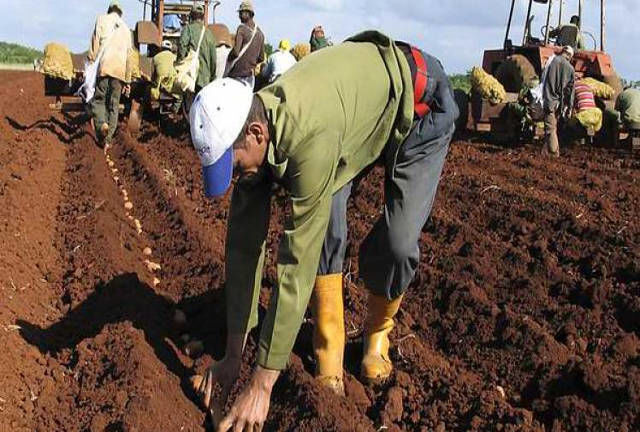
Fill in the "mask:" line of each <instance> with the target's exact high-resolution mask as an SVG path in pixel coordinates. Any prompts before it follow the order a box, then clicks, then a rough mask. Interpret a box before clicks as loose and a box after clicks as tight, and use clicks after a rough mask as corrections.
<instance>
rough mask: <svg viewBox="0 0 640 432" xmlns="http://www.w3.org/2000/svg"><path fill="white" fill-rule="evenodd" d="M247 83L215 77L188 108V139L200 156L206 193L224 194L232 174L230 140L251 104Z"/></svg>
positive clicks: (245, 116)
mask: <svg viewBox="0 0 640 432" xmlns="http://www.w3.org/2000/svg"><path fill="white" fill-rule="evenodd" d="M252 102H253V92H252V90H251V88H250V87H248V86H246V85H244V84H243V83H241V82H239V81H236V80H234V79H232V78H223V79H219V80H214V81H213V82H211V83H210V84H208V85H207V86H206V87H204V88H203V89H202V90H200V92H199V93H198V94H197V96H196V98H195V100H194V102H193V105H192V106H191V110H190V111H189V121H190V124H191V140H192V141H193V146H194V147H195V149H196V151H197V152H198V156H200V162H201V163H202V178H203V180H204V190H205V195H206V196H207V197H217V196H220V195H224V193H225V192H226V191H227V189H228V188H229V185H230V184H231V177H232V176H233V147H232V145H233V143H234V141H235V140H236V139H237V138H238V136H239V135H240V132H241V131H242V127H243V126H244V124H245V122H246V120H247V116H248V115H249V110H250V109H251V104H252Z"/></svg>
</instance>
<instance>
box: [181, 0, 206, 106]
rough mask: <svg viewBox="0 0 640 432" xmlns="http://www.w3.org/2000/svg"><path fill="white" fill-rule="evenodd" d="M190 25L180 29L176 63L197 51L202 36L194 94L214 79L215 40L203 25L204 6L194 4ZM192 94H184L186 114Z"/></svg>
mask: <svg viewBox="0 0 640 432" xmlns="http://www.w3.org/2000/svg"><path fill="white" fill-rule="evenodd" d="M190 20H191V22H190V24H189V25H188V26H185V27H184V28H183V29H182V34H181V35H180V39H179V41H178V58H177V61H178V62H180V61H182V60H183V59H184V58H185V57H187V56H188V55H189V51H191V50H193V51H194V52H195V51H197V49H198V43H199V42H200V38H201V36H202V32H204V36H202V43H201V44H200V55H199V58H200V67H199V68H198V78H197V79H196V88H195V94H197V93H198V92H199V91H200V89H202V88H203V87H204V86H206V85H207V84H209V83H210V82H211V81H213V80H214V79H215V77H216V39H215V37H214V36H213V33H211V31H210V30H209V29H208V28H207V27H206V26H205V25H204V6H203V5H202V4H200V3H194V5H193V7H192V8H191V14H190ZM193 97H194V94H192V93H191V92H185V94H184V97H183V98H184V107H185V110H186V111H187V112H189V108H190V107H191V103H192V101H193Z"/></svg>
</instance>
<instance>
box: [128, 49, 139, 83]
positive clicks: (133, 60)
mask: <svg viewBox="0 0 640 432" xmlns="http://www.w3.org/2000/svg"><path fill="white" fill-rule="evenodd" d="M127 61H128V63H129V67H130V68H131V81H133V80H137V79H140V78H142V74H141V73H140V51H138V50H137V49H135V48H134V49H132V50H131V51H129V58H128V59H127Z"/></svg>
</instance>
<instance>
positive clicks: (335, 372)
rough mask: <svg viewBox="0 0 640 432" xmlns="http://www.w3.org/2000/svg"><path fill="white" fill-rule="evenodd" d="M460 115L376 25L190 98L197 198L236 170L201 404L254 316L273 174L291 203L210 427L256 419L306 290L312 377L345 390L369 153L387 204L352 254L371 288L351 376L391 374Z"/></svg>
mask: <svg viewBox="0 0 640 432" xmlns="http://www.w3.org/2000/svg"><path fill="white" fill-rule="evenodd" d="M327 71H331V73H327ZM362 71H366V73H365V74H363V73H362ZM309 83H313V85H309ZM414 88H415V90H414ZM414 95H415V96H414ZM457 117H458V108H457V106H456V103H455V101H454V98H453V91H452V87H451V84H450V82H449V79H448V78H447V75H446V74H445V72H444V70H443V68H442V65H441V64H440V62H439V61H438V60H437V59H436V58H434V57H432V56H430V55H427V54H425V53H423V52H421V51H419V50H417V49H412V48H411V47H410V46H409V45H405V44H401V43H394V42H393V41H392V40H391V39H389V38H388V37H387V36H385V35H383V34H381V33H378V32H375V31H368V32H365V33H362V34H359V35H357V36H355V37H353V38H351V39H350V40H348V41H346V42H345V43H343V44H340V45H339V46H336V47H333V48H330V49H326V50H322V51H321V52H318V53H317V54H315V55H313V56H309V58H307V59H305V61H304V63H303V64H300V65H298V66H296V67H294V68H292V69H291V70H289V72H287V73H286V74H285V75H283V76H282V77H280V79H279V80H277V81H276V82H275V83H274V84H272V85H270V86H268V87H266V88H265V89H263V90H261V91H260V92H258V93H256V94H255V95H253V94H252V93H251V90H250V89H249V88H247V87H243V86H242V85H239V84H238V83H237V82H234V81H233V80H226V79H223V80H218V81H215V82H214V83H212V84H211V85H209V86H208V87H206V88H204V89H203V90H202V92H201V93H200V94H199V95H198V97H197V98H196V100H195V103H194V107H193V109H192V111H191V119H190V120H191V133H192V139H193V143H194V146H195V148H196V151H197V152H198V154H199V155H200V158H201V162H202V165H203V178H204V183H205V192H206V195H207V196H209V197H213V196H219V195H221V194H224V193H225V191H226V190H227V188H228V187H229V185H230V183H231V177H232V172H233V170H234V168H235V170H236V172H237V173H238V174H239V180H238V182H237V184H236V186H235V188H234V191H233V196H232V200H231V209H230V213H229V221H228V231H227V240H226V285H225V286H226V288H225V289H226V299H227V300H226V301H227V324H228V332H229V334H228V339H227V341H228V342H227V347H226V354H225V357H224V359H223V360H222V361H221V362H219V363H217V364H215V365H214V366H213V367H212V368H210V369H209V371H208V372H207V373H206V375H205V379H204V381H203V384H202V385H201V386H200V387H199V392H200V393H201V395H202V398H203V401H204V403H205V405H207V406H213V407H216V406H218V405H215V404H211V402H212V401H211V396H210V395H211V388H212V384H213V383H214V382H218V383H219V384H221V385H222V387H223V389H224V390H225V393H224V395H223V397H224V398H226V394H227V393H226V392H227V391H228V389H229V388H230V386H231V385H232V384H233V383H234V382H235V380H236V378H237V377H238V371H239V370H240V362H241V356H242V351H243V345H244V342H245V340H246V336H247V334H248V333H249V331H251V329H253V328H254V327H255V326H256V325H257V323H258V312H257V306H258V294H259V292H260V287H261V280H262V268H263V264H264V257H265V241H266V238H267V230H268V226H269V216H270V202H271V194H272V191H273V184H274V183H278V184H280V185H282V186H283V187H284V188H285V189H286V190H287V191H288V192H289V194H290V197H291V198H290V205H291V209H292V213H291V216H290V218H289V220H288V221H287V222H286V228H285V231H284V233H283V237H282V240H281V242H280V250H279V252H278V265H277V267H278V269H277V270H278V285H277V287H276V288H275V290H274V292H273V294H272V296H271V302H270V305H269V309H268V312H267V314H266V317H265V319H264V322H263V324H262V329H261V334H260V341H259V349H258V356H257V367H256V369H255V371H254V373H253V376H252V378H251V380H250V382H249V384H248V386H247V387H246V388H245V389H244V390H243V392H242V393H241V394H240V395H239V396H238V398H237V399H236V401H235V403H234V405H233V407H232V408H231V410H230V412H229V413H228V415H227V417H226V418H225V419H223V421H222V422H221V423H220V428H219V430H223V431H226V430H229V429H230V428H231V427H232V425H235V428H236V429H234V430H244V429H243V426H244V427H247V428H248V430H252V429H251V427H252V426H255V427H257V428H258V430H260V429H261V426H262V424H263V422H264V421H265V418H266V416H267V411H268V408H269V400H270V396H271V389H272V387H273V385H274V383H275V381H276V379H277V378H278V375H279V374H280V371H281V370H282V369H284V368H285V367H286V365H287V362H288V361H289V356H290V354H291V349H292V347H293V344H294V341H295V339H296V335H297V333H298V331H299V329H300V325H301V322H302V319H303V317H304V314H305V310H306V308H307V305H308V304H309V301H310V299H311V306H312V312H313V315H314V317H315V329H314V336H313V344H314V353H315V357H316V377H317V380H318V381H319V383H321V384H322V385H325V386H327V387H328V388H330V389H332V390H333V391H334V392H336V393H338V394H344V385H343V355H344V345H345V330H344V311H343V302H342V284H343V276H342V270H343V262H344V256H345V250H346V246H347V219H346V212H347V199H348V198H349V195H350V193H351V187H352V183H353V180H354V178H355V177H356V176H358V175H359V174H361V173H363V172H365V171H366V170H367V168H368V167H370V166H372V165H373V164H374V163H375V162H376V161H381V162H382V163H384V166H385V168H386V181H385V191H384V193H385V207H384V213H383V216H381V218H380V219H379V220H378V221H377V223H376V225H375V226H374V228H373V229H372V231H371V232H370V233H369V235H368V236H367V238H366V239H365V240H364V242H363V244H362V248H361V251H360V276H361V277H362V278H363V280H364V282H365V285H366V287H367V288H368V290H369V292H370V294H369V309H368V315H367V318H366V325H365V329H364V357H363V360H362V378H363V379H364V380H366V381H380V380H384V379H386V378H388V377H389V375H390V374H391V370H392V364H391V360H390V357H389V338H388V336H389V333H390V332H391V330H392V329H393V327H394V316H395V315H396V313H397V312H398V309H399V308H400V304H401V301H402V296H403V294H404V292H405V290H406V289H407V287H408V286H409V284H410V282H411V281H412V279H413V277H414V274H415V272H416V269H417V268H418V263H419V247H418V242H419V239H420V234H421V231H422V227H423V226H424V224H425V223H426V221H427V218H428V216H429V213H430V211H431V206H432V204H433V200H434V197H435V195H436V190H437V187H438V182H439V179H440V174H441V172H442V167H443V165H444V161H445V157H446V155H447V152H448V149H449V143H450V141H451V137H452V135H453V132H454V122H455V120H456V118H457ZM312 293H313V297H312ZM217 402H221V403H222V404H223V405H224V400H223V401H216V403H217ZM214 417H215V416H214Z"/></svg>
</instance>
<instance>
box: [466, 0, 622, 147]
mask: <svg viewBox="0 0 640 432" xmlns="http://www.w3.org/2000/svg"><path fill="white" fill-rule="evenodd" d="M516 3H520V2H517V1H516V0H512V1H511V9H510V12H509V20H508V22H507V29H506V35H505V38H504V43H503V47H502V48H501V49H496V50H487V51H485V53H484V58H483V62H482V68H483V69H484V70H485V71H486V72H487V73H489V74H490V75H492V76H494V77H495V78H496V79H497V80H498V81H499V82H500V83H501V84H502V85H503V86H504V88H505V90H506V91H507V98H506V101H505V103H500V104H491V103H489V102H488V101H486V100H483V99H482V98H481V97H480V96H479V95H478V94H475V93H474V92H472V94H471V101H470V103H467V102H466V101H464V100H459V103H460V104H461V105H462V106H461V108H462V110H461V111H463V116H464V115H466V117H465V118H464V119H463V123H464V121H465V120H466V128H467V130H469V131H473V132H490V133H491V134H492V135H494V136H497V137H500V138H505V139H510V140H511V139H514V138H515V139H517V138H519V137H518V134H519V133H520V131H519V130H518V126H517V125H516V124H515V123H517V120H514V119H513V116H510V115H509V114H508V112H507V111H508V110H505V108H507V107H508V106H509V104H510V103H515V102H517V101H518V98H519V96H520V92H521V91H522V90H523V89H524V88H525V87H531V86H533V85H534V84H536V83H537V82H539V77H540V76H541V73H542V69H543V67H544V65H545V63H546V61H547V60H548V59H549V57H551V56H552V55H553V54H559V53H560V52H561V50H562V46H561V45H560V43H562V44H567V43H568V44H571V45H576V46H577V42H578V41H579V38H580V37H582V38H583V40H584V39H586V38H585V36H588V37H589V38H588V39H590V40H587V42H591V44H590V45H591V46H588V47H585V48H586V49H578V50H576V54H575V56H574V58H573V62H572V63H573V65H574V67H575V70H576V75H577V76H579V77H593V78H596V79H598V80H600V81H603V82H605V83H607V84H609V85H610V86H612V87H613V88H614V90H615V91H616V93H619V92H620V91H621V90H622V84H621V81H620V78H619V77H618V75H617V74H616V72H615V69H614V67H613V63H612V60H611V56H609V54H607V53H606V52H605V0H600V29H599V31H600V43H599V45H598V43H597V39H596V37H595V36H594V35H593V34H592V33H590V32H587V31H584V30H582V29H581V28H579V27H578V26H577V25H565V26H563V24H562V22H563V13H564V12H565V9H564V0H529V2H528V8H527V15H526V20H525V26H524V34H523V36H522V43H521V44H514V42H513V39H512V38H511V27H512V23H513V17H514V12H515V8H516ZM577 3H578V10H577V15H576V16H577V17H578V21H581V20H582V12H583V0H577ZM542 6H544V8H545V9H546V10H545V11H544V12H545V14H544V15H545V17H546V20H545V24H544V25H542V26H541V29H540V36H535V35H534V34H533V32H532V26H533V25H534V22H535V17H536V16H535V15H534V12H535V8H541V7H542ZM556 6H557V8H556ZM554 10H557V11H558V14H557V16H558V27H556V29H552V27H551V20H552V16H553V12H554ZM559 34H561V35H562V41H560V40H559V39H561V38H560V37H559V36H558V35H559ZM553 36H556V38H557V39H558V40H553ZM567 41H569V42H567ZM571 42H573V43H571ZM534 133H535V135H537V136H539V135H540V133H541V131H540V130H537V131H535V132H534Z"/></svg>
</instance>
